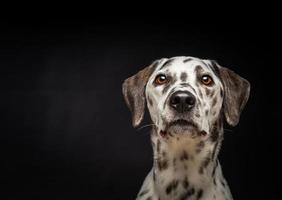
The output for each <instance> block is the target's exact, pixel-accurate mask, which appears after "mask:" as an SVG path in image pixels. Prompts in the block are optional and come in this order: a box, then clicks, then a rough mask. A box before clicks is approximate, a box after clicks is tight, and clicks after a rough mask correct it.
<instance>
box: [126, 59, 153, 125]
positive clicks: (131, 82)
mask: <svg viewBox="0 0 282 200" xmlns="http://www.w3.org/2000/svg"><path fill="white" fill-rule="evenodd" d="M157 64H158V62H157V61H155V62H154V63H152V64H151V65H150V66H148V67H146V68H145V69H143V70H141V71H139V72H138V73H137V74H135V75H134V76H131V77H129V78H127V79H126V80H125V81H124V82H123V84H122V93H123V96H124V99H125V102H126V104H127V106H128V108H129V110H130V111H131V114H132V126H133V127H137V126H139V125H140V123H141V121H142V120H143V117H144V112H145V103H146V97H145V87H146V84H147V82H148V80H149V77H150V76H151V74H152V73H153V71H154V70H155V68H156V66H157Z"/></svg>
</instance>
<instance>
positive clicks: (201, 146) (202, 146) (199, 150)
mask: <svg viewBox="0 0 282 200" xmlns="http://www.w3.org/2000/svg"><path fill="white" fill-rule="evenodd" d="M204 146H205V143H204V141H201V142H199V143H198V144H197V147H196V153H200V152H201V151H202V149H203V148H204Z"/></svg>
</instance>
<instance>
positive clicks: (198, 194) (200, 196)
mask: <svg viewBox="0 0 282 200" xmlns="http://www.w3.org/2000/svg"><path fill="white" fill-rule="evenodd" d="M202 196H203V190H202V189H200V190H199V191H198V193H197V200H200V199H201V198H202Z"/></svg>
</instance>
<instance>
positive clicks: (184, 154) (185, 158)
mask: <svg viewBox="0 0 282 200" xmlns="http://www.w3.org/2000/svg"><path fill="white" fill-rule="evenodd" d="M180 160H181V161H184V160H188V154H187V152H186V151H183V152H182V154H181V156H180Z"/></svg>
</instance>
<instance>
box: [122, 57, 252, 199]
mask: <svg viewBox="0 0 282 200" xmlns="http://www.w3.org/2000/svg"><path fill="white" fill-rule="evenodd" d="M122 91H123V96H124V99H125V102H126V104H127V106H128V108H129V109H130V111H131V113H132V125H133V127H137V126H139V125H140V123H141V122H142V119H143V117H144V112H145V107H146V105H147V108H148V110H149V114H150V117H151V120H152V123H153V125H152V127H153V128H152V131H151V142H152V147H153V156H154V161H153V168H152V170H151V171H150V173H149V174H148V175H147V177H146V178H145V180H144V182H143V185H142V187H141V189H140V191H139V193H138V194H137V198H136V199H137V200H188V199H189V200H200V199H201V200H232V199H233V197H232V194H231V192H230V189H229V187H228V184H227V182H226V180H225V178H224V176H223V174H222V170H221V166H220V163H219V161H218V158H217V157H218V153H219V150H220V146H221V143H222V140H223V120H225V121H226V122H227V123H228V124H229V125H230V126H235V125H237V124H238V122H239V118H240V114H241V112H242V110H243V108H244V107H245V104H246V103H247V100H248V98H249V93H250V83H249V82H248V81H247V80H246V79H244V78H242V77H240V76H239V75H237V74H236V73H235V72H233V71H231V70H230V69H228V68H225V67H222V66H220V65H219V64H218V63H217V62H216V61H213V60H207V59H200V58H196V57H186V56H179V57H172V58H163V59H159V60H156V61H154V62H153V63H152V64H151V65H150V66H148V67H146V68H144V69H143V70H141V71H139V72H138V73H137V74H135V75H134V76H131V77H129V78H128V79H126V80H125V81H124V82H123V85H122Z"/></svg>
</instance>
